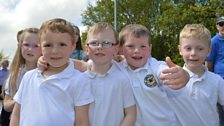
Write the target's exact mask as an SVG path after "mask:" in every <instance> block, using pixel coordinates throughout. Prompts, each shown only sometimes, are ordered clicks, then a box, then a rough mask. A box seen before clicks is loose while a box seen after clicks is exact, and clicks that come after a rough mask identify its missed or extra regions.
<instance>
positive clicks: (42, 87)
mask: <svg viewBox="0 0 224 126" xmlns="http://www.w3.org/2000/svg"><path fill="white" fill-rule="evenodd" d="M80 75H81V73H80V72H79V71H78V70H75V69H74V64H73V63H72V62H71V61H70V62H69V65H68V67H67V68H66V69H64V71H62V72H60V73H58V74H55V75H52V76H50V77H48V78H44V77H43V76H42V75H41V72H40V71H38V70H37V69H35V70H31V71H29V72H27V73H26V74H25V75H24V77H23V79H22V81H21V85H20V87H19V90H18V92H17V93H16V95H15V96H14V100H15V101H16V102H17V103H19V104H20V105H21V110H20V126H73V125H74V122H75V120H74V119H75V113H74V112H75V111H74V108H75V106H82V105H85V104H88V103H91V102H93V97H92V95H91V90H90V85H88V84H85V85H83V84H82V83H80V82H78V78H79V76H80Z"/></svg>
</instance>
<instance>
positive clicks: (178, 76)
mask: <svg viewBox="0 0 224 126" xmlns="http://www.w3.org/2000/svg"><path fill="white" fill-rule="evenodd" d="M119 40H120V44H121V53H123V55H124V57H125V60H123V61H122V62H121V63H120V65H121V66H122V67H123V69H124V70H125V72H126V73H127V74H128V75H129V77H130V79H131V81H132V89H133V92H134V96H135V99H136V106H137V120H136V123H135V126H176V125H177V123H178V122H177V120H176V115H175V113H174V111H173V109H172V106H171V104H170V100H169V98H168V96H167V93H172V94H174V93H175V94H179V93H178V92H176V91H173V90H171V89H170V88H169V87H171V88H173V89H178V88H181V87H183V86H184V85H185V84H186V83H187V81H188V74H187V73H186V72H185V71H184V70H183V69H181V68H180V67H177V66H175V67H173V68H169V69H166V68H167V67H168V66H167V65H166V64H165V63H164V62H161V61H157V60H156V59H155V58H153V57H151V49H152V45H151V40H150V32H149V31H148V29H147V28H146V27H144V26H142V25H139V24H130V25H127V26H126V27H124V28H123V29H122V30H121V32H120V34H119ZM163 70H164V71H163ZM162 71H163V72H164V73H165V72H166V74H165V75H161V74H162ZM160 79H162V80H163V82H164V83H163V82H162V81H161V80H160ZM167 79H168V80H167ZM168 86H169V87H168ZM171 91H172V92H171Z"/></svg>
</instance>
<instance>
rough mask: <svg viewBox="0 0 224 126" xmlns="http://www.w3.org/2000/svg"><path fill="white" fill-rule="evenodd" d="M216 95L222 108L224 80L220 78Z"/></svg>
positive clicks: (223, 104) (223, 102)
mask: <svg viewBox="0 0 224 126" xmlns="http://www.w3.org/2000/svg"><path fill="white" fill-rule="evenodd" d="M218 94H219V97H218V102H219V103H220V104H221V105H222V106H223V107H224V80H223V79H222V78H221V77H220V81H219V87H218Z"/></svg>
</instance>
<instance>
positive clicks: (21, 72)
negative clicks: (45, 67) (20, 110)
mask: <svg viewBox="0 0 224 126" xmlns="http://www.w3.org/2000/svg"><path fill="white" fill-rule="evenodd" d="M26 72H27V70H26V68H25V67H24V66H22V67H21V68H20V69H19V73H18V76H17V80H16V91H17V90H18V89H19V85H20V82H21V80H22V78H23V76H24V74H25V73H26ZM10 79H11V74H9V77H8V79H7V81H6V85H5V94H6V95H9V96H12V94H14V93H13V92H12V90H11V88H12V87H11V84H10Z"/></svg>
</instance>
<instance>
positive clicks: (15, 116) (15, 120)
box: [10, 103, 20, 126]
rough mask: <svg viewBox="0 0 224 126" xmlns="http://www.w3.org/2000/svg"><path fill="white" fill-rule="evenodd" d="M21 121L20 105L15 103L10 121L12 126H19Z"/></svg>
mask: <svg viewBox="0 0 224 126" xmlns="http://www.w3.org/2000/svg"><path fill="white" fill-rule="evenodd" d="M19 120H20V105H19V104H17V103H15V105H14V108H13V112H12V116H11V120H10V126H19Z"/></svg>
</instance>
